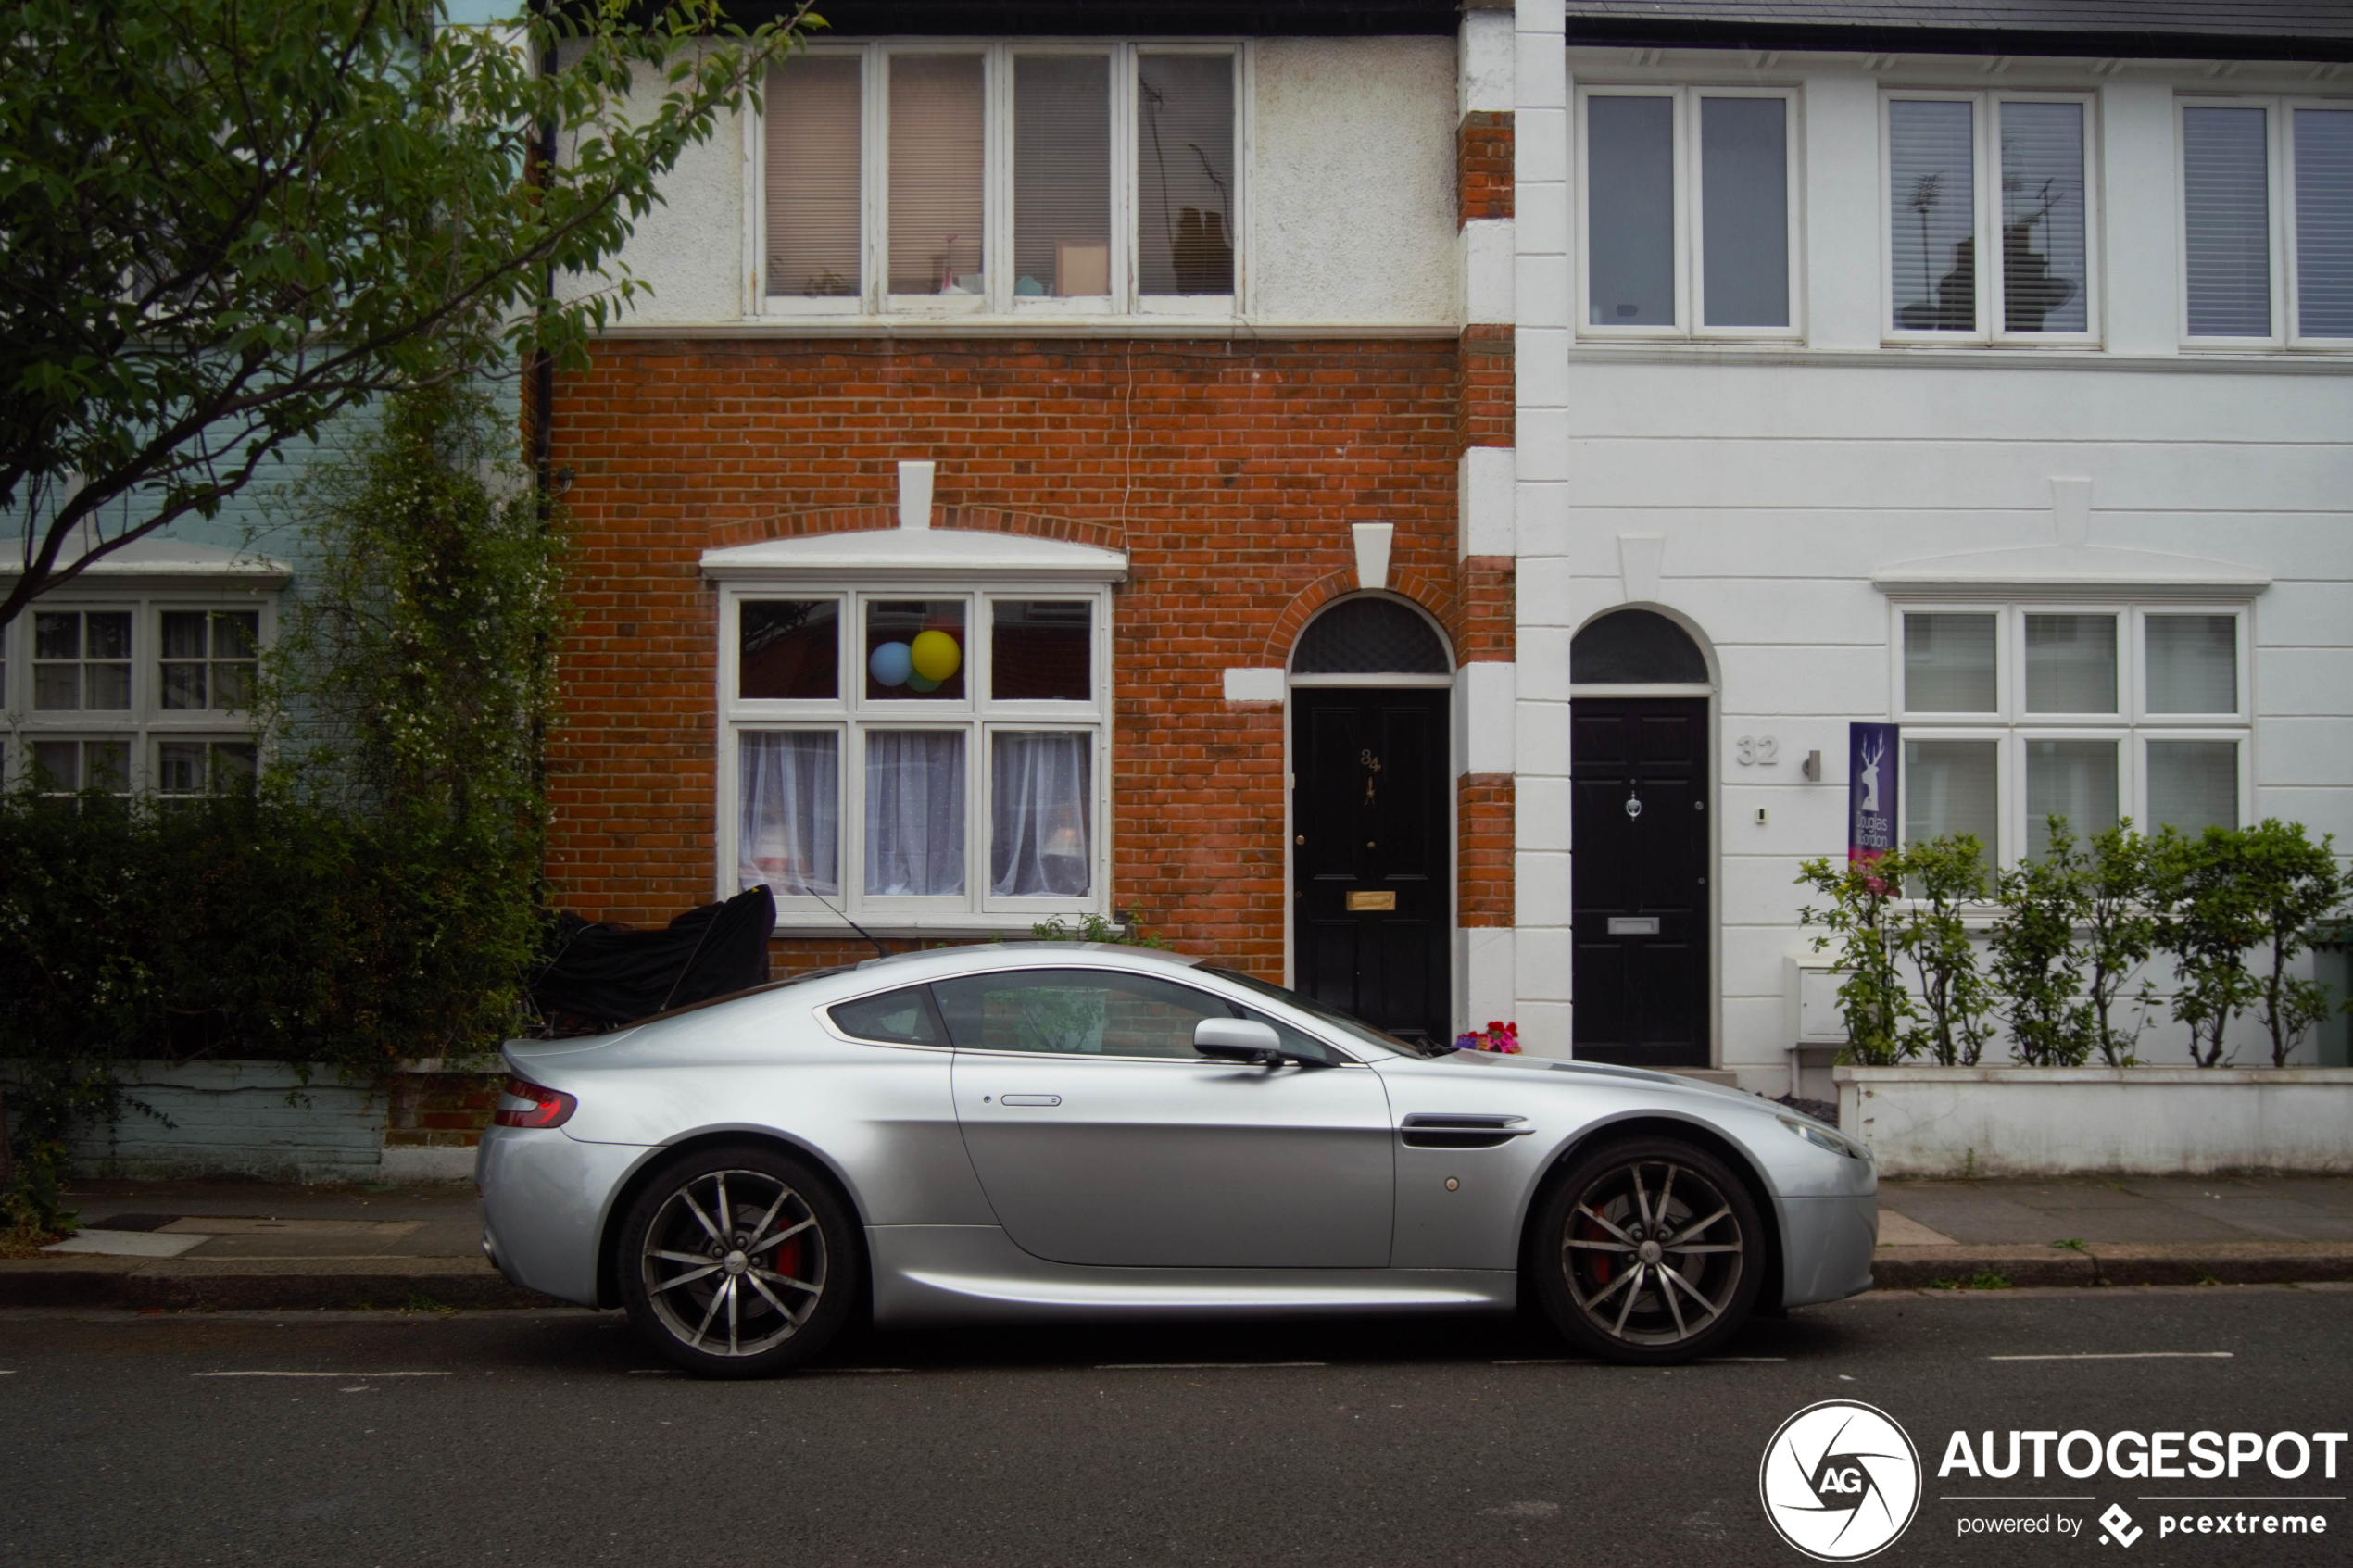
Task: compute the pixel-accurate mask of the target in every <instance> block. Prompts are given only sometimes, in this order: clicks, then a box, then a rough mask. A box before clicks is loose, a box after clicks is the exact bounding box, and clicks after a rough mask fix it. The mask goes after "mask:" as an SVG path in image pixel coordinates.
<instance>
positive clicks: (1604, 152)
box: [1585, 95, 1675, 327]
mask: <svg viewBox="0 0 2353 1568" xmlns="http://www.w3.org/2000/svg"><path fill="white" fill-rule="evenodd" d="M1585 248H1586V256H1585V271H1586V320H1588V321H1590V322H1591V323H1592V325H1594V326H1597V327H1671V326H1673V325H1674V324H1675V100H1674V99H1672V98H1648V97H1643V98H1630V97H1617V96H1615V95H1612V96H1605V97H1592V98H1588V99H1586V100H1585Z"/></svg>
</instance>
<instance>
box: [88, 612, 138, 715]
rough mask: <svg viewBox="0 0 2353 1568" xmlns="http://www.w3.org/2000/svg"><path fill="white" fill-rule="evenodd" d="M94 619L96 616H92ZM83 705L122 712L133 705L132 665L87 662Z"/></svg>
mask: <svg viewBox="0 0 2353 1568" xmlns="http://www.w3.org/2000/svg"><path fill="white" fill-rule="evenodd" d="M90 619H91V620H93V621H95V620H96V619H97V617H96V616H92V617H91V618H90ZM130 706H131V666H129V665H128V664H85V665H83V666H82V707H84V708H89V709H101V710H107V711H114V712H120V711H122V710H123V709H128V708H129V707H130Z"/></svg>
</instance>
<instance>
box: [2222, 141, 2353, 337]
mask: <svg viewBox="0 0 2353 1568" xmlns="http://www.w3.org/2000/svg"><path fill="white" fill-rule="evenodd" d="M2182 245H2183V269H2182V271H2183V290H2182V295H2183V332H2184V333H2185V335H2186V336H2187V338H2188V339H2189V340H2190V341H2192V342H2206V343H2211V344H2214V345H2217V346H2270V345H2277V344H2280V343H2282V342H2286V343H2290V344H2295V345H2308V344H2309V345H2312V346H2314V347H2334V348H2343V347H2346V346H2347V345H2353V102H2347V101H2345V100H2342V99H2338V100H2334V101H2325V100H2324V101H2321V102H2313V103H2297V102H2295V101H2293V100H2282V99H2264V98H2230V99H2195V100H2188V101H2185V102H2183V105H2182Z"/></svg>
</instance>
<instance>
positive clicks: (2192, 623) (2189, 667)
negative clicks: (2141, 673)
mask: <svg viewBox="0 0 2353 1568" xmlns="http://www.w3.org/2000/svg"><path fill="white" fill-rule="evenodd" d="M2143 626H2144V628H2145V635H2146V636H2147V638H2148V682H2149V690H2148V709H2149V711H2150V712H2151V713H2236V712H2237V711H2238V708H2239V683H2238V618H2237V617H2236V616H2232V615H2152V616H2150V617H2148V618H2147V620H2146V621H2144V622H2143Z"/></svg>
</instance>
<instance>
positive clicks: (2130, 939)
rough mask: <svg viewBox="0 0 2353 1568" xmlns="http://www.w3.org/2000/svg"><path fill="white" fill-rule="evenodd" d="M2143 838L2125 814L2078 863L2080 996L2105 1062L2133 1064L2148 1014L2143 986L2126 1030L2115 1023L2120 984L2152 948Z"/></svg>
mask: <svg viewBox="0 0 2353 1568" xmlns="http://www.w3.org/2000/svg"><path fill="white" fill-rule="evenodd" d="M2149 853H2150V847H2149V841H2148V840H2147V839H2146V838H2144V837H2143V836H2142V835H2141V834H2137V833H2134V832H2133V819H2132V818H2130V817H2126V818H2124V819H2122V820H2121V821H2120V822H2118V823H2117V824H2116V825H2115V826H2114V827H2112V828H2109V829H2108V831H2107V832H2105V833H2101V834H2095V835H2093V838H2092V855H2091V860H2090V863H2089V864H2087V865H2086V866H2084V867H2083V868H2082V878H2083V881H2082V893H2083V901H2082V922H2083V966H2084V970H2085V972H2086V977H2085V980H2084V1000H2085V1001H2086V1003H2088V1004H2089V1006H2090V1007H2091V1010H2092V1043H2093V1044H2094V1045H2095V1046H2096V1047H2098V1048H2099V1053H2100V1059H2101V1060H2103V1061H2105V1062H2107V1063H2108V1066H2110V1067H2129V1066H2131V1065H2132V1064H2133V1053H2132V1047H2133V1042H2134V1041H2135V1040H2137V1039H2138V1038H2139V1037H2140V1033H2141V1030H2142V1028H2143V1027H2145V1023H2146V1022H2147V1015H2148V1003H2149V999H2150V997H2149V988H2148V984H2147V982H2146V981H2143V982H2142V984H2141V985H2140V987H2139V990H2138V991H2137V992H2136V993H2135V995H2136V996H2137V997H2138V999H2139V1001H2140V1004H2141V1012H2140V1015H2139V1016H2138V1017H2136V1018H2135V1019H2134V1021H2133V1031H2132V1033H2131V1034H2127V1033H2125V1032H2124V1031H2123V1030H2122V1029H2120V1028H2119V1027H2118V1026H2117V1025H2116V1022H2115V1018H2116V1014H2117V1010H2118V1007H2119V1005H2120V1003H2121V1002H2122V1001H2123V1000H2124V997H2125V995H2126V992H2125V987H2126V986H2128V985H2131V984H2132V982H2133V976H2134V975H2135V974H2137V973H2139V972H2140V969H2141V966H2142V965H2143V964H2145V963H2146V962H2148V960H2149V954H2150V953H2151V952H2153V951H2154V950H2155V949H2156V946H2157V936H2158V918H2157V916H2156V915H2155V914H2154V913H2153V912H2152V911H2151V910H2150V909H2149V898H2150V892H2149V875H2150V872H2149Z"/></svg>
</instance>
